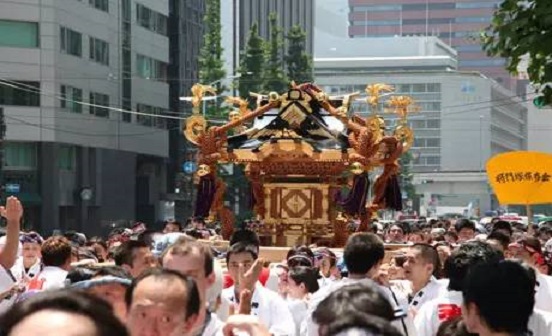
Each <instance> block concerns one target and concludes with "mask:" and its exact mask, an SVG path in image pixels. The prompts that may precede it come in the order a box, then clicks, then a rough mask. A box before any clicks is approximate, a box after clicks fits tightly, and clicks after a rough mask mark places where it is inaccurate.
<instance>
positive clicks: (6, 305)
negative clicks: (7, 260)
mask: <svg viewBox="0 0 552 336" xmlns="http://www.w3.org/2000/svg"><path fill="white" fill-rule="evenodd" d="M14 285H15V281H14V280H13V278H12V277H11V276H10V275H9V274H8V272H7V271H6V269H5V268H4V267H2V265H0V293H4V292H6V291H8V290H10V289H11V288H12V287H13V286H14ZM15 300H16V295H12V296H11V297H10V298H9V299H5V300H2V301H0V314H2V313H4V312H6V311H7V310H8V309H10V308H11V306H12V305H13V304H14V302H15Z"/></svg>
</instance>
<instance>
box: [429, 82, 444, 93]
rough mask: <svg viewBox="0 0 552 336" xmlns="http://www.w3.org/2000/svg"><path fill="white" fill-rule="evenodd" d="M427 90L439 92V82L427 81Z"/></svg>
mask: <svg viewBox="0 0 552 336" xmlns="http://www.w3.org/2000/svg"><path fill="white" fill-rule="evenodd" d="M427 92H441V84H439V83H428V84H427Z"/></svg>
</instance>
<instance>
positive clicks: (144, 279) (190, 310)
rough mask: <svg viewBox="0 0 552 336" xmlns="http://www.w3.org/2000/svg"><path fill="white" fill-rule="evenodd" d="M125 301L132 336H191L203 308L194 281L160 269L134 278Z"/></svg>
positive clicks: (150, 270)
mask: <svg viewBox="0 0 552 336" xmlns="http://www.w3.org/2000/svg"><path fill="white" fill-rule="evenodd" d="M125 301H126V304H127V309H128V316H127V327H128V329H129V331H130V334H131V336H165V335H178V336H191V335H193V334H192V333H191V332H192V331H193V328H194V325H195V323H196V320H197V316H198V314H199V312H200V310H201V309H203V307H201V306H200V298H199V291H198V288H197V285H196V282H195V281H194V280H193V279H192V278H190V277H185V276H183V275H182V274H180V273H178V272H176V271H172V270H167V269H160V268H151V269H148V270H146V271H145V272H144V273H142V274H141V275H139V276H138V277H137V278H135V279H134V280H133V281H132V284H131V285H130V287H129V288H128V289H127V292H126V295H125Z"/></svg>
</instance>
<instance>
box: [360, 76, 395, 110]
mask: <svg viewBox="0 0 552 336" xmlns="http://www.w3.org/2000/svg"><path fill="white" fill-rule="evenodd" d="M365 91H366V94H367V95H368V98H366V102H367V103H368V105H370V108H371V109H372V112H376V111H377V109H378V106H379V103H380V98H381V96H382V93H383V92H393V91H395V88H394V87H393V86H391V85H387V84H383V83H376V84H371V85H368V86H366V89H365Z"/></svg>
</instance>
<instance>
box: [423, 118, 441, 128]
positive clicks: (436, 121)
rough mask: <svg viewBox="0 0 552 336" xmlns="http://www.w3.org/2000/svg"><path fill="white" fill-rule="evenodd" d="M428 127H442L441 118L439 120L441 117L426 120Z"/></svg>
mask: <svg viewBox="0 0 552 336" xmlns="http://www.w3.org/2000/svg"><path fill="white" fill-rule="evenodd" d="M426 127H427V128H434V129H437V128H441V120H439V119H429V120H426Z"/></svg>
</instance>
